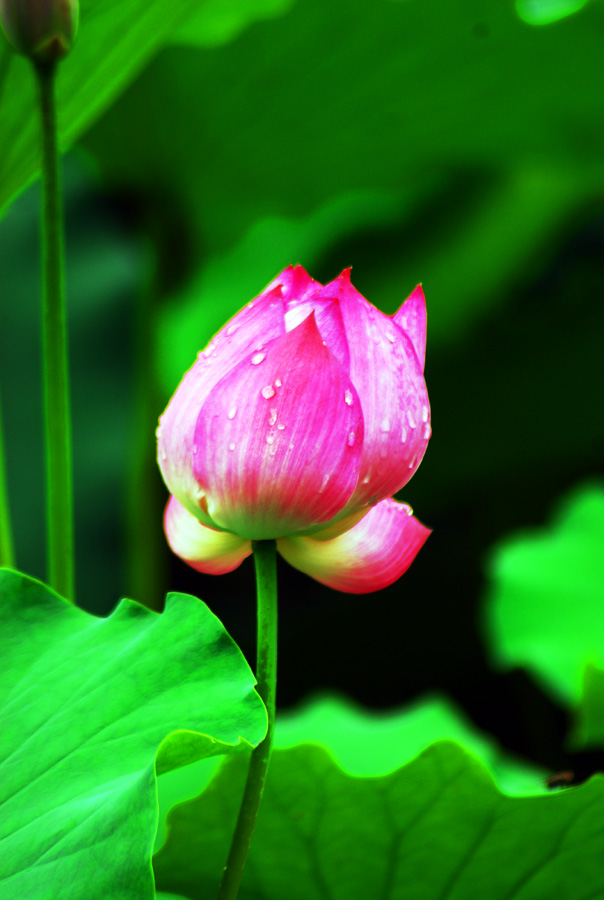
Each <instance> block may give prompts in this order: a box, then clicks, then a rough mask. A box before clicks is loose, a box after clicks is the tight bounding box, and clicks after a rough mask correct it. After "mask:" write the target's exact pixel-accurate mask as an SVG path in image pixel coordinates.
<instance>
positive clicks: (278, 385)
mask: <svg viewBox="0 0 604 900" xmlns="http://www.w3.org/2000/svg"><path fill="white" fill-rule="evenodd" d="M275 387H281V379H280V378H275Z"/></svg>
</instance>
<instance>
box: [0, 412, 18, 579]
mask: <svg viewBox="0 0 604 900" xmlns="http://www.w3.org/2000/svg"><path fill="white" fill-rule="evenodd" d="M14 565H15V554H14V550H13V532H12V528H11V519H10V507H9V502H8V484H7V480H6V461H5V458H4V429H3V427H2V410H1V408H0V566H8V567H9V568H11V569H12V568H13V567H14Z"/></svg>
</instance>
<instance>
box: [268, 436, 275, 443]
mask: <svg viewBox="0 0 604 900" xmlns="http://www.w3.org/2000/svg"><path fill="white" fill-rule="evenodd" d="M274 441H275V436H274V435H273V434H267V436H266V443H267V444H273V443H274Z"/></svg>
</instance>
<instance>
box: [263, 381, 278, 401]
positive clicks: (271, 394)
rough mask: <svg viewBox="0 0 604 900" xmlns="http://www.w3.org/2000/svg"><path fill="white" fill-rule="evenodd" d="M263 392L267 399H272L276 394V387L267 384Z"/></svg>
mask: <svg viewBox="0 0 604 900" xmlns="http://www.w3.org/2000/svg"><path fill="white" fill-rule="evenodd" d="M261 393H262V396H263V397H264V399H265V400H270V399H271V397H274V396H275V388H274V387H273V386H272V384H267V386H266V387H263V388H262V391H261Z"/></svg>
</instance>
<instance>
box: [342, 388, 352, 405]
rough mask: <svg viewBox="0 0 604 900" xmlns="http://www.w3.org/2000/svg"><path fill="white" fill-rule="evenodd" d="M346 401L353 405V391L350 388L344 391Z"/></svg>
mask: <svg viewBox="0 0 604 900" xmlns="http://www.w3.org/2000/svg"><path fill="white" fill-rule="evenodd" d="M344 403H346V404H347V406H352V391H349V390H348V388H346V390H345V391H344Z"/></svg>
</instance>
